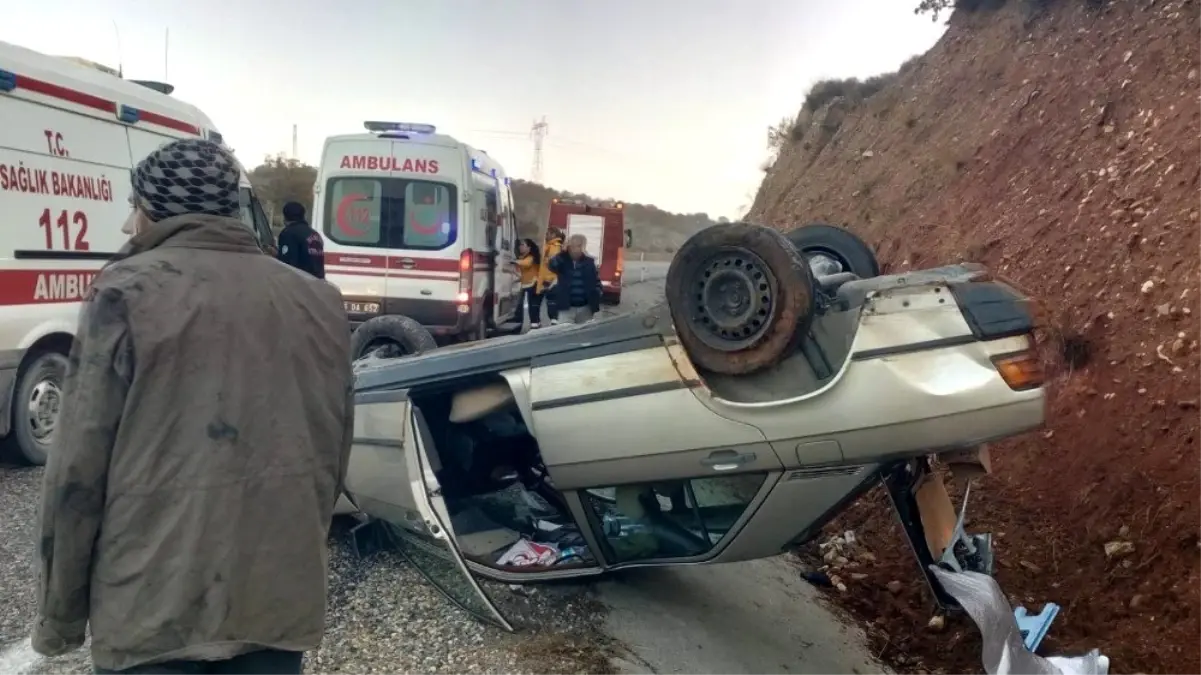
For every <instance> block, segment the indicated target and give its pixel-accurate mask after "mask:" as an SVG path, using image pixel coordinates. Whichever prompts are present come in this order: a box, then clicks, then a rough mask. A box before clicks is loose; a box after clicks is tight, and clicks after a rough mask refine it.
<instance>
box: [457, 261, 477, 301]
mask: <svg viewBox="0 0 1201 675" xmlns="http://www.w3.org/2000/svg"><path fill="white" fill-rule="evenodd" d="M474 276H475V251H472V250H471V249H467V250H466V251H463V252H462V253H460V254H459V292H458V294H456V295H455V302H456V303H458V305H459V314H466V313H468V312H470V311H471V282H472V279H473V277H474Z"/></svg>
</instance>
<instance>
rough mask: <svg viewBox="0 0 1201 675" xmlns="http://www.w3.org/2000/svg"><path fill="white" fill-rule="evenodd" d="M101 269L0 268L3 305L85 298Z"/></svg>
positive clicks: (1, 300)
mask: <svg viewBox="0 0 1201 675" xmlns="http://www.w3.org/2000/svg"><path fill="white" fill-rule="evenodd" d="M99 272H100V270H0V306H6V305H42V304H50V303H59V302H79V301H80V300H83V297H84V294H85V293H87V290H88V287H89V286H91V285H92V281H93V280H94V279H95V278H96V275H97V274H98V273H99Z"/></svg>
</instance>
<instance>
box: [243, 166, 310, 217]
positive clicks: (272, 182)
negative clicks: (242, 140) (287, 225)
mask: <svg viewBox="0 0 1201 675" xmlns="http://www.w3.org/2000/svg"><path fill="white" fill-rule="evenodd" d="M316 181H317V167H314V166H309V165H308V164H305V163H304V162H301V161H300V160H297V159H293V158H291V157H285V156H284V155H283V153H280V154H278V155H276V156H275V157H266V158H264V159H263V163H262V164H260V165H258V166H256V167H255V168H254V170H252V171H251V172H250V183H251V184H252V185H253V186H254V191H255V193H256V194H257V195H258V198H259V201H260V202H262V204H263V210H265V211H266V212H267V215H268V217H269V218H271V226H272V227H275V228H277V229H278V228H280V227H283V220H284V217H283V208H284V204H286V203H287V202H300V203H301V204H303V205H304V208H305V211H306V212H308V213H312V212H313V184H314V183H315V182H316Z"/></svg>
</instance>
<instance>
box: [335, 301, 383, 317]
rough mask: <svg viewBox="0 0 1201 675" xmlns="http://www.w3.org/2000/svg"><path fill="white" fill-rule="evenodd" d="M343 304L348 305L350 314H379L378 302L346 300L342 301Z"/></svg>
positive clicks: (347, 309) (347, 308) (347, 310)
mask: <svg viewBox="0 0 1201 675" xmlns="http://www.w3.org/2000/svg"><path fill="white" fill-rule="evenodd" d="M342 305H343V306H345V307H346V312H347V313H348V314H379V303H378V302H351V301H349V300H344V301H342Z"/></svg>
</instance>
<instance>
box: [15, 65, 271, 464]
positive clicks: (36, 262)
mask: <svg viewBox="0 0 1201 675" xmlns="http://www.w3.org/2000/svg"><path fill="white" fill-rule="evenodd" d="M171 91H172V87H171V86H170V85H167V84H164V83H161V82H136V81H130V80H125V79H122V78H120V77H118V76H116V75H114V74H113V72H112V71H111V70H110V69H106V68H104V67H102V66H99V65H98V64H92V63H91V62H87V61H84V60H82V59H75V58H63V57H55V56H47V55H44V54H39V53H37V52H33V51H30V50H28V49H24V48H22V47H17V46H15V45H11V44H8V43H4V42H0V440H3V441H4V444H5V445H6V446H8V448H14V449H15V450H16V452H17V454H18V455H19V456H20V457H23V458H24V459H25V460H27V461H29V462H31V463H34V464H42V463H44V462H45V460H46V454H47V450H48V448H49V447H50V443H51V442H52V440H53V438H54V434H55V426H56V424H57V422H58V413H59V407H60V405H61V401H62V387H63V379H64V376H65V373H66V367H67V354H68V353H69V352H70V349H71V342H72V339H73V335H74V334H75V327H76V322H77V320H78V316H79V308H80V304H79V303H80V300H81V298H82V297H83V295H84V293H85V292H86V290H87V288H88V286H89V285H90V284H91V281H92V279H93V278H94V277H95V276H96V273H97V272H98V271H99V270H100V268H101V266H102V265H103V264H104V262H105V261H106V260H108V259H109V258H111V257H112V256H113V254H114V253H116V252H117V251H118V250H119V249H120V248H121V246H122V245H123V244H124V243H125V242H126V241H127V240H128V238H129V236H128V234H126V233H124V232H122V228H123V226H124V224H125V222H126V220H127V219H128V216H129V214H130V171H131V169H132V168H133V166H134V165H135V164H136V163H137V162H138V161H140V160H141V159H142V158H143V157H145V156H146V155H148V154H149V153H150V152H151V151H152V150H154V149H155V148H157V147H159V146H160V145H162V144H163V143H166V142H168V141H171V140H173V139H177V138H197V137H201V138H208V139H212V140H214V141H217V142H221V135H220V134H219V133H218V132H217V131H216V130H215V128H214V127H213V123H212V121H211V120H209V118H208V117H207V116H205V114H204V113H202V112H201V111H200V110H199V109H197V108H195V107H193V106H191V105H188V104H186V103H183V102H181V101H178V100H176V99H174V98H172V97H171V96H169V94H170V92H171ZM241 195H242V220H243V221H244V222H245V223H246V225H247V227H249V228H251V229H252V230H253V231H254V232H255V234H256V236H257V237H258V239H259V241H260V243H261V244H263V245H264V246H266V245H268V244H270V242H271V240H272V234H271V229H270V226H269V224H268V221H267V218H266V216H265V214H264V213H263V209H262V207H261V206H260V205H259V203H258V201H257V200H256V199H255V197H254V194H253V192H252V191H251V188H250V181H249V179H248V178H247V177H246V175H245V172H244V171H243V177H242V187H241Z"/></svg>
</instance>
